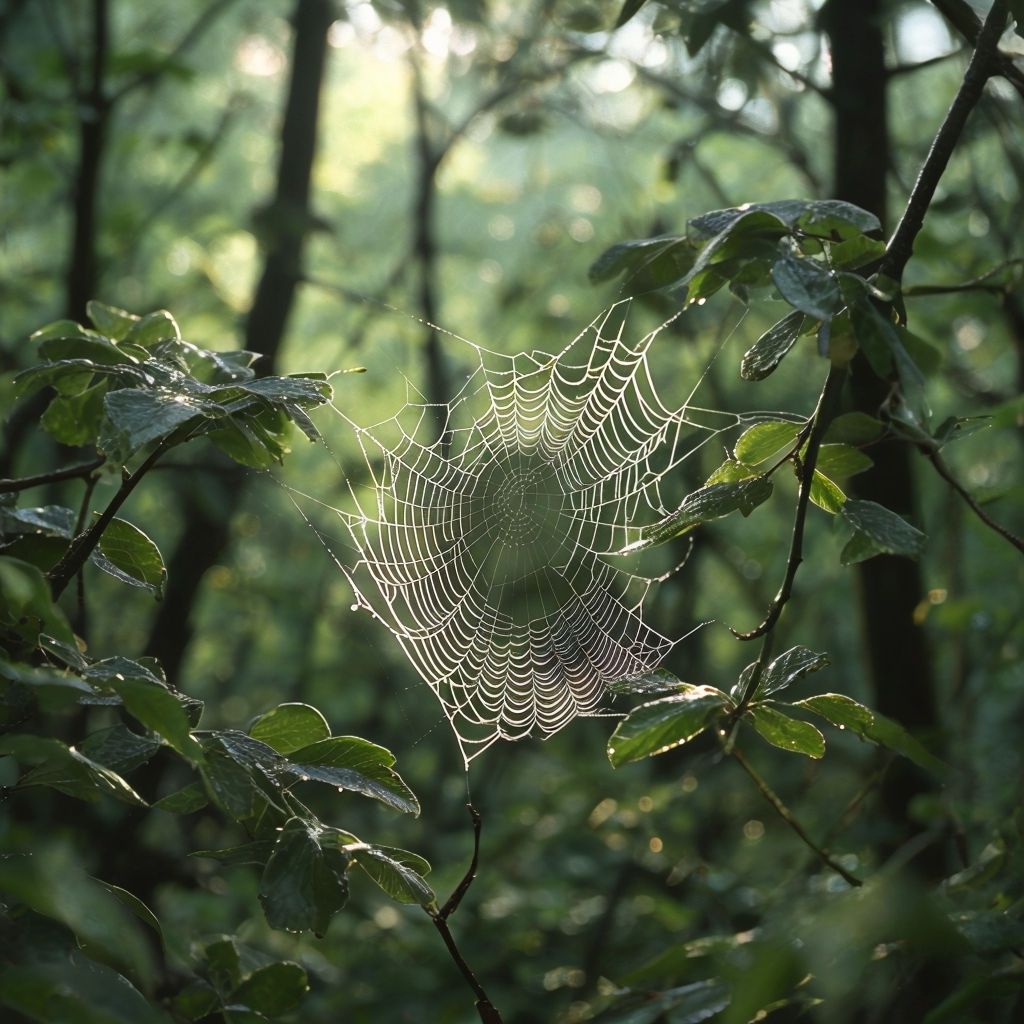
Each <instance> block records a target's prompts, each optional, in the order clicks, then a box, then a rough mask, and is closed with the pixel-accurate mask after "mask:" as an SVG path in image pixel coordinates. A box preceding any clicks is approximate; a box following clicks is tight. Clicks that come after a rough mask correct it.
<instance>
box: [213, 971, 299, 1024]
mask: <svg viewBox="0 0 1024 1024" xmlns="http://www.w3.org/2000/svg"><path fill="white" fill-rule="evenodd" d="M308 991H309V980H308V979H307V977H306V972H305V971H304V970H303V969H302V968H301V967H300V966H299V965H298V964H296V963H291V962H290V961H281V962H280V963H274V964H267V965H266V966H265V967H258V968H257V969H256V970H255V971H253V972H252V974H250V975H249V976H248V977H247V978H246V979H245V980H244V981H243V982H242V983H241V985H239V986H238V988H236V989H235V990H234V992H232V993H231V996H230V1001H231V1003H232V1004H235V1003H241V1004H242V1005H243V1006H248V1007H249V1008H250V1009H252V1010H256V1011H257V1012H258V1013H262V1014H264V1015H265V1016H267V1017H276V1016H278V1015H279V1014H282V1013H287V1012H288V1011H289V1010H292V1009H294V1008H295V1007H296V1006H298V1005H299V1003H300V1002H302V999H303V997H304V996H305V995H306V993H307V992H308Z"/></svg>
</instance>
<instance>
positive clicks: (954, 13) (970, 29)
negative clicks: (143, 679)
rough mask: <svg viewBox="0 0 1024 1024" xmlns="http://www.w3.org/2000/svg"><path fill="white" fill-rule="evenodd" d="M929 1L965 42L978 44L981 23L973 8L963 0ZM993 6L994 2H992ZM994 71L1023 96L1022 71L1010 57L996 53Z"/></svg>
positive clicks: (1023, 80) (1023, 81) (973, 44)
mask: <svg viewBox="0 0 1024 1024" xmlns="http://www.w3.org/2000/svg"><path fill="white" fill-rule="evenodd" d="M931 3H932V7H934V8H935V9H936V10H937V11H939V13H940V14H942V16H943V17H944V18H945V19H946V21H948V22H949V23H950V24H951V25H952V26H953V28H955V29H956V31H957V32H959V33H960V35H961V36H962V37H963V38H964V39H966V40H967V42H969V43H970V44H971V45H972V46H977V45H978V37H979V36H980V35H981V29H982V25H981V22H980V21H979V20H978V16H977V15H976V14H975V13H974V10H973V9H972V8H971V7H970V6H969V5H968V4H967V3H966V2H965V0H931ZM994 6H995V4H993V7H994ZM1004 24H1005V17H1004ZM996 71H997V73H998V74H1000V75H1002V76H1003V78H1005V79H1006V80H1007V81H1008V82H1009V83H1010V85H1012V86H1013V87H1014V89H1016V90H1017V92H1019V93H1020V95H1021V97H1024V71H1022V70H1021V69H1020V68H1019V67H1017V65H1016V64H1014V62H1013V60H1012V59H1011V58H1010V57H1007V56H1004V55H1003V54H1001V53H1000V54H998V55H997V56H996Z"/></svg>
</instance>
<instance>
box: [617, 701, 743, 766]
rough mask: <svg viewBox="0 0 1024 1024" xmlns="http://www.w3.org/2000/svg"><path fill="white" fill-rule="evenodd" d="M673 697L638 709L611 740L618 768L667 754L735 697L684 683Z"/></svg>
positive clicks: (725, 707) (625, 719) (627, 718)
mask: <svg viewBox="0 0 1024 1024" xmlns="http://www.w3.org/2000/svg"><path fill="white" fill-rule="evenodd" d="M680 686H681V687H682V690H681V692H680V693H678V694H674V695H673V696H671V697H663V698H662V699H661V700H654V701H650V702H648V703H647V704H641V705H640V706H639V707H638V708H634V709H633V710H632V711H631V712H630V713H629V714H628V715H627V716H626V717H625V718H624V719H623V720H622V721H621V722H619V724H618V726H617V727H616V729H615V732H613V733H612V735H611V738H610V739H609V740H608V760H609V761H611V763H612V765H613V766H614V767H616V768H618V767H620V766H621V765H624V764H629V762H630V761H639V760H641V759H642V758H645V757H651V756H653V755H654V754H664V753H665V752H667V751H669V750H672V749H673V748H674V747H678V746H681V745H682V744H683V743H686V742H688V741H689V740H692V739H693V738H694V737H695V736H698V735H699V734H700V733H702V732H703V731H704V730H705V729H706V728H707V727H708V725H710V724H711V722H712V720H713V719H714V718H715V717H717V715H718V714H719V713H720V712H722V711H725V710H730V709H731V708H732V707H733V706H734V705H733V702H732V700H731V699H730V698H729V697H728V696H727V695H726V694H724V693H723V692H722V691H721V690H718V689H716V688H715V687H713V686H694V685H693V684H691V683H681V684H680Z"/></svg>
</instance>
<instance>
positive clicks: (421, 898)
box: [342, 843, 437, 907]
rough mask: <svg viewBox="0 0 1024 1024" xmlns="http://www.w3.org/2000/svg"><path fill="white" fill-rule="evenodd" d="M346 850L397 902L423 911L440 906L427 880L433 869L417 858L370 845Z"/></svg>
mask: <svg viewBox="0 0 1024 1024" xmlns="http://www.w3.org/2000/svg"><path fill="white" fill-rule="evenodd" d="M342 850H343V851H344V852H345V853H347V854H349V856H351V858H352V863H353V864H357V865H358V866H359V867H361V868H362V869H363V871H365V872H366V873H367V874H368V875H369V876H370V877H371V878H372V879H373V880H374V881H375V882H376V883H377V885H379V886H380V887H381V889H383V890H384V892H386V893H387V894H388V896H390V897H391V898H392V899H393V900H395V901H396V902H398V903H415V904H418V905H419V906H421V907H430V906H432V905H433V904H434V903H435V902H436V900H437V897H436V896H435V895H434V890H433V889H431V888H430V885H429V884H428V883H427V881H426V879H424V877H423V876H424V875H425V874H427V873H428V872H429V871H430V865H429V864H428V863H427V862H426V861H425V860H424V859H423V858H422V857H420V856H418V855H417V854H415V853H410V852H409V851H408V850H399V849H396V848H394V847H391V846H376V845H372V844H367V843H356V844H353V845H351V846H344V847H342Z"/></svg>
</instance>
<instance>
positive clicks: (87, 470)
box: [0, 458, 107, 494]
mask: <svg viewBox="0 0 1024 1024" xmlns="http://www.w3.org/2000/svg"><path fill="white" fill-rule="evenodd" d="M106 461H107V460H106V459H102V458H96V459H92V460H91V461H89V462H83V463H80V464H79V465H77V466H66V467H65V468H64V469H56V470H54V471H53V472H52V473H40V474H39V475H38V476H22V477H18V478H17V479H15V480H0V494H16V493H18V492H19V491H27V490H28V489H29V488H30V487H41V486H42V485H43V484H55V483H58V482H59V481H61V480H76V479H78V478H79V477H87V476H89V475H90V474H92V473H93V472H94V471H95V470H97V469H99V468H100V466H102V465H103V463H104V462H106Z"/></svg>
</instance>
